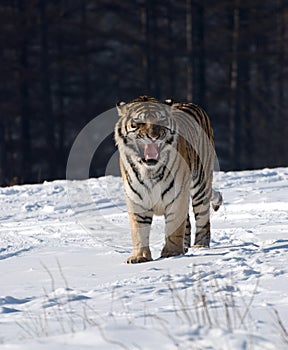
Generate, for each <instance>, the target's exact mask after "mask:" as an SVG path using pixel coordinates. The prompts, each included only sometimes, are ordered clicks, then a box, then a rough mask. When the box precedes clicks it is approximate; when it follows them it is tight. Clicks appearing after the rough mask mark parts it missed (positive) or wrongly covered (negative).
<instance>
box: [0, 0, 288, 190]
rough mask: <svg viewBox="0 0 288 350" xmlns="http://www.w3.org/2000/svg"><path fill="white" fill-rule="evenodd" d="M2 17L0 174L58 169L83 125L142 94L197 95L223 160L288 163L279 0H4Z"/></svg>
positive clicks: (8, 181) (284, 16) (101, 160)
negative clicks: (207, 117) (210, 124)
mask: <svg viewBox="0 0 288 350" xmlns="http://www.w3.org/2000/svg"><path fill="white" fill-rule="evenodd" d="M0 23H1V31H0V57H1V58H0V59H1V65H0V75H1V84H0V185H1V186H6V185H12V184H22V183H37V182H42V181H45V180H53V179H61V178H65V176H66V164H67V157H68V155H69V151H70V149H71V146H72V144H73V142H74V140H75V138H76V137H77V135H78V134H79V132H80V131H81V129H82V128H83V127H84V126H85V125H87V123H88V122H89V121H91V120H92V119H94V118H95V117H97V115H99V114H101V113H103V112H104V111H106V110H108V109H111V108H113V107H114V106H115V104H116V102H117V101H119V100H124V101H129V100H131V99H133V98H135V97H137V96H139V95H144V94H145V95H149V96H153V97H156V98H157V99H160V100H161V99H166V98H173V99H174V100H175V101H181V102H183V101H189V102H194V103H196V104H198V105H200V106H202V107H203V108H204V109H205V110H206V111H207V113H208V115H209V116H210V118H211V122H212V125H213V128H214V134H215V140H216V149H217V154H218V158H219V162H220V169H221V170H223V171H228V170H242V169H257V168H265V167H278V166H287V165H288V1H287V0H166V1H164V0H135V1H128V0H122V1H116V0H109V1H108V0H94V1H92V0H90V1H89V0H50V1H48V0H47V1H46V0H29V1H26V0H6V1H5V0H3V1H1V3H0ZM99 133H101V130H99ZM112 133H113V130H111V135H110V136H109V137H108V138H107V140H106V142H105V147H103V150H102V152H98V153H97V154H96V155H95V157H94V159H93V163H92V164H91V170H90V173H91V176H96V177H97V176H101V175H103V174H105V167H106V164H107V160H108V159H109V157H110V156H111V154H113V153H114V152H115V145H114V141H113V136H112Z"/></svg>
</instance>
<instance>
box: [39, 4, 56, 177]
mask: <svg viewBox="0 0 288 350" xmlns="http://www.w3.org/2000/svg"><path fill="white" fill-rule="evenodd" d="M46 5H47V2H46V0H39V10H40V21H41V33H40V36H41V84H42V113H43V117H44V120H45V126H46V135H45V136H46V145H47V146H46V149H45V154H46V159H47V161H48V171H47V176H48V178H52V177H53V174H55V173H57V159H56V158H55V134H54V131H55V130H54V129H55V125H54V116H53V108H52V98H51V82H50V72H49V47H48V23H47V8H46ZM43 156H45V155H44V154H43ZM43 175H44V174H43ZM44 176H45V175H44Z"/></svg>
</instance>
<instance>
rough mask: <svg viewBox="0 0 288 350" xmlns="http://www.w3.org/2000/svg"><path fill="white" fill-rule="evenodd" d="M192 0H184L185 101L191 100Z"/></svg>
mask: <svg viewBox="0 0 288 350" xmlns="http://www.w3.org/2000/svg"><path fill="white" fill-rule="evenodd" d="M192 30H193V28H192V0H186V50H187V86H186V96H187V97H186V98H187V101H190V102H192V101H193V57H192Z"/></svg>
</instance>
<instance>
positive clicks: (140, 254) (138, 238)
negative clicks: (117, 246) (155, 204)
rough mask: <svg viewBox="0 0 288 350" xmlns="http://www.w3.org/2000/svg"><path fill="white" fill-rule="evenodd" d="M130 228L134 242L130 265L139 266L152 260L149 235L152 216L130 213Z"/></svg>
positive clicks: (128, 260)
mask: <svg viewBox="0 0 288 350" xmlns="http://www.w3.org/2000/svg"><path fill="white" fill-rule="evenodd" d="M129 217H130V228H131V234H132V242H133V255H132V256H130V258H128V259H127V263H128V264H137V263H142V262H147V261H151V260H152V256H151V251H150V248H149V235H150V228H151V223H152V214H151V213H145V214H142V213H141V214H138V213H129Z"/></svg>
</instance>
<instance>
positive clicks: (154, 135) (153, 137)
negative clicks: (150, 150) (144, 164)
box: [147, 131, 160, 142]
mask: <svg viewBox="0 0 288 350" xmlns="http://www.w3.org/2000/svg"><path fill="white" fill-rule="evenodd" d="M147 136H148V137H149V139H151V140H152V141H153V142H155V141H156V140H157V139H158V138H159V137H160V134H159V133H155V132H149V131H148V133H147Z"/></svg>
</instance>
